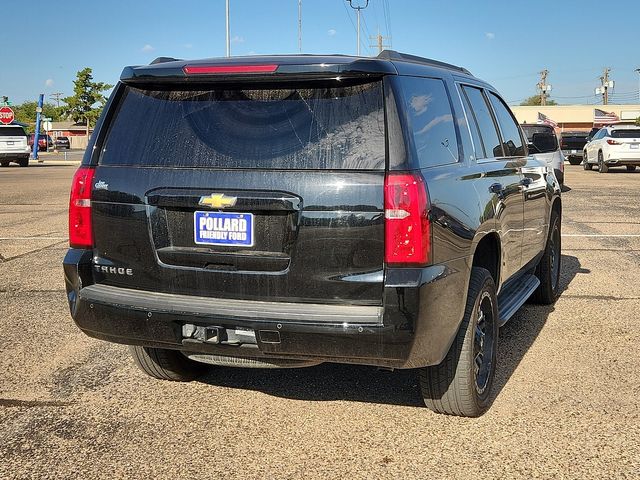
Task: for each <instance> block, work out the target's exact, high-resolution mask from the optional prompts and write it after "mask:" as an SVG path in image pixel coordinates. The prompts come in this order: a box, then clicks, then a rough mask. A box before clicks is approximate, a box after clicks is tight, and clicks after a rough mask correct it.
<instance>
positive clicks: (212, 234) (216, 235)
mask: <svg viewBox="0 0 640 480" xmlns="http://www.w3.org/2000/svg"><path fill="white" fill-rule="evenodd" d="M227 221H228V222H227ZM234 221H235V222H234ZM243 234H244V235H243ZM231 237H235V238H231ZM193 241H194V242H195V243H196V244H197V245H217V246H225V247H253V245H254V217H253V214H252V213H245V212H211V211H203V210H196V211H195V212H193Z"/></svg>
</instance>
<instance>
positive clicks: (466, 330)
mask: <svg viewBox="0 0 640 480" xmlns="http://www.w3.org/2000/svg"><path fill="white" fill-rule="evenodd" d="M497 343H498V302H497V300H496V287H495V284H494V282H493V278H492V277H491V274H490V273H489V271H488V270H486V269H484V268H478V267H474V268H473V269H472V270H471V280H470V281H469V293H468V296H467V306H466V308H465V313H464V318H463V320H462V324H461V325H460V330H459V331H458V334H457V336H456V338H455V340H454V341H453V345H451V348H450V349H449V353H447V356H446V357H445V359H444V360H443V361H442V363H440V364H439V365H435V366H432V367H425V368H422V369H421V370H420V374H419V375H420V388H421V390H422V397H423V398H424V403H425V405H426V406H427V407H429V408H430V409H431V410H433V411H434V412H437V413H445V414H448V415H458V416H463V417H477V416H480V415H482V414H483V413H484V412H485V411H486V410H487V408H488V407H489V395H490V392H491V386H492V385H493V377H494V373H495V366H496V347H497Z"/></svg>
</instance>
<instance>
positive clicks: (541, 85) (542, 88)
mask: <svg viewBox="0 0 640 480" xmlns="http://www.w3.org/2000/svg"><path fill="white" fill-rule="evenodd" d="M547 75H549V70H547V69H546V68H545V69H544V70H543V71H541V72H540V81H539V82H538V84H537V85H536V88H537V89H538V91H539V92H540V105H541V106H543V107H544V106H545V105H546V104H547V96H548V95H549V93H548V92H550V91H551V85H549V84H547Z"/></svg>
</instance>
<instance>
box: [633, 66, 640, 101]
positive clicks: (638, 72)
mask: <svg viewBox="0 0 640 480" xmlns="http://www.w3.org/2000/svg"><path fill="white" fill-rule="evenodd" d="M634 72H636V73H637V74H638V103H640V68H636V69H635V70H634Z"/></svg>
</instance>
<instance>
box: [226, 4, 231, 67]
mask: <svg viewBox="0 0 640 480" xmlns="http://www.w3.org/2000/svg"><path fill="white" fill-rule="evenodd" d="M226 4H227V12H226V13H227V15H226V17H227V57H230V56H231V39H230V38H229V0H227V2H226Z"/></svg>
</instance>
